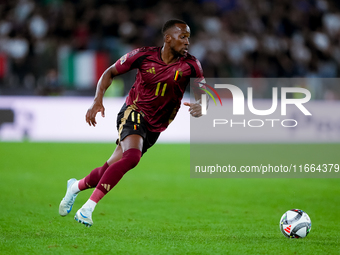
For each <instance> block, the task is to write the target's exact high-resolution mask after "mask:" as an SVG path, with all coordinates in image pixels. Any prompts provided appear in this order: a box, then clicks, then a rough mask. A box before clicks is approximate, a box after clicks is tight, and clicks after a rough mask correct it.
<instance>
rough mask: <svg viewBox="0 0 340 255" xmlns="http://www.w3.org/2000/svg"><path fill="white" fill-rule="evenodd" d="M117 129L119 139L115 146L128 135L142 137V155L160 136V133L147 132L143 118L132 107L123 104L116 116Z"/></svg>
mask: <svg viewBox="0 0 340 255" xmlns="http://www.w3.org/2000/svg"><path fill="white" fill-rule="evenodd" d="M117 129H118V137H119V138H118V140H117V142H116V143H117V144H119V142H120V141H123V140H124V139H125V137H127V136H128V135H133V134H137V135H140V136H141V137H143V140H144V142H143V150H142V153H143V154H144V153H145V152H146V151H147V150H148V149H149V148H150V147H151V146H153V145H154V144H155V143H156V141H157V139H158V137H159V135H160V132H151V131H149V130H148V129H147V127H146V121H145V120H144V118H143V116H142V115H141V114H140V113H138V112H136V111H135V110H134V107H133V106H132V105H126V104H125V103H124V105H123V107H122V109H120V111H119V113H118V115H117Z"/></svg>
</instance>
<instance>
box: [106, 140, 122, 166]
mask: <svg viewBox="0 0 340 255" xmlns="http://www.w3.org/2000/svg"><path fill="white" fill-rule="evenodd" d="M122 157H123V150H122V147H121V146H120V145H117V147H116V149H115V150H114V152H113V153H112V155H111V157H110V158H109V159H108V161H107V164H108V165H109V166H111V165H112V164H113V163H115V162H117V161H118V160H120V159H121V158H122Z"/></svg>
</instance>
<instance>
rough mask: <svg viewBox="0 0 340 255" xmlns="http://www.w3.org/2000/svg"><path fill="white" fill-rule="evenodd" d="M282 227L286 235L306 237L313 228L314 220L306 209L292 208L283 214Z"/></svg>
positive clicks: (289, 236)
mask: <svg viewBox="0 0 340 255" xmlns="http://www.w3.org/2000/svg"><path fill="white" fill-rule="evenodd" d="M280 229H281V232H282V234H283V235H284V236H285V237H288V238H304V237H306V236H307V235H308V233H309V232H310V230H311V229H312V221H311V220H310V218H309V216H308V214H307V213H305V212H304V211H302V210H299V209H292V210H289V211H287V212H285V213H284V214H283V215H282V217H281V220H280Z"/></svg>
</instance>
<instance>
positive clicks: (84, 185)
mask: <svg viewBox="0 0 340 255" xmlns="http://www.w3.org/2000/svg"><path fill="white" fill-rule="evenodd" d="M108 167H109V165H108V164H107V162H105V164H104V165H103V166H102V167H97V168H95V169H93V170H92V171H91V173H90V174H89V175H88V176H86V177H85V178H83V179H81V180H80V181H79V183H78V188H79V189H80V190H85V189H89V188H94V187H96V186H97V184H98V182H99V180H100V178H102V176H103V174H104V173H105V171H106V169H107V168H108Z"/></svg>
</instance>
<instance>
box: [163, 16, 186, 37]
mask: <svg viewBox="0 0 340 255" xmlns="http://www.w3.org/2000/svg"><path fill="white" fill-rule="evenodd" d="M175 24H185V25H187V23H185V22H184V21H183V20H179V19H171V20H168V21H167V22H165V23H164V25H163V28H162V33H163V35H164V34H165V32H166V31H167V30H168V29H169V28H172V27H173V26H175Z"/></svg>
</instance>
